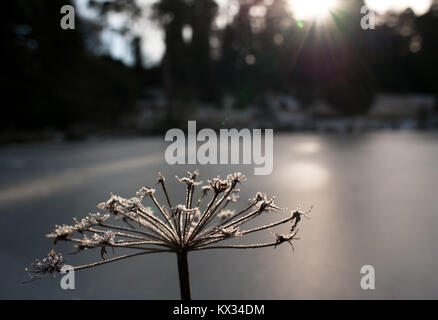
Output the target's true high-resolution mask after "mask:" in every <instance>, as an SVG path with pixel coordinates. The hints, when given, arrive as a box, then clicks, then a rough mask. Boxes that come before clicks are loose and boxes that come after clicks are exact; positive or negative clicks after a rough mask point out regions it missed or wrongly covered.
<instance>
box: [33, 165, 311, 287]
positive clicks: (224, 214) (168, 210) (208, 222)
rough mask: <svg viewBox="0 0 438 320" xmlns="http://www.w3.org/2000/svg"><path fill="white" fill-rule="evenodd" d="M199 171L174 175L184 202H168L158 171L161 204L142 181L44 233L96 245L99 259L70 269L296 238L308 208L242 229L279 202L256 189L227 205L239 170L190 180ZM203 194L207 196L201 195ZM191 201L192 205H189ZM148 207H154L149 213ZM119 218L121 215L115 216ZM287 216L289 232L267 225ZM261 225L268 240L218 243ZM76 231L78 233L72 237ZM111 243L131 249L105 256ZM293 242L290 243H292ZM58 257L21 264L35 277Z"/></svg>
mask: <svg viewBox="0 0 438 320" xmlns="http://www.w3.org/2000/svg"><path fill="white" fill-rule="evenodd" d="M198 176H199V172H198V171H195V172H193V173H191V172H188V175H187V177H183V178H179V177H176V178H177V180H178V181H179V182H182V183H184V184H185V185H186V190H185V192H186V199H185V203H184V204H178V205H172V202H171V199H170V196H169V194H168V192H167V188H166V184H165V178H164V176H163V175H162V174H161V172H160V173H159V178H158V182H157V184H160V185H161V187H162V189H163V192H164V195H165V198H166V202H167V203H166V205H163V204H162V203H160V202H159V201H158V199H157V198H156V190H155V189H152V188H148V187H142V188H140V190H139V191H138V192H137V193H136V196H137V197H133V198H130V199H126V198H123V197H120V196H117V195H113V194H111V195H110V198H109V199H108V200H107V201H106V202H102V203H100V204H99V205H98V208H99V209H101V210H106V211H108V212H109V213H106V214H100V213H92V214H89V215H88V216H87V217H86V218H84V219H82V220H80V221H79V220H77V219H75V218H74V219H73V221H74V224H73V225H65V224H64V225H56V226H55V228H54V229H53V231H52V232H51V233H49V234H47V237H48V238H51V239H54V241H55V243H57V242H58V241H68V242H72V243H73V245H74V247H75V248H76V249H77V251H76V252H79V251H82V250H87V249H96V248H100V255H101V257H102V259H103V260H101V261H98V262H95V263H91V264H88V265H82V266H76V267H74V270H82V269H87V268H91V267H95V266H97V265H101V264H105V263H110V262H113V261H117V260H121V259H126V258H130V257H134V256H139V255H145V254H151V253H159V252H175V253H177V254H180V253H181V252H186V253H187V252H189V251H196V250H207V249H226V248H228V249H251V248H262V247H274V248H275V247H277V246H278V245H280V244H282V243H284V242H288V243H289V244H290V245H292V240H297V239H298V238H297V237H296V234H297V231H296V227H297V225H298V223H299V221H300V220H301V217H302V216H307V215H308V214H309V213H310V210H309V212H306V213H302V212H300V211H299V210H296V211H293V212H291V213H290V215H289V216H287V217H285V218H283V219H281V220H278V221H276V222H273V223H270V224H268V225H262V226H259V227H255V228H251V229H246V230H245V229H242V227H243V226H244V225H245V224H246V223H247V222H249V221H251V220H253V219H254V218H256V217H258V216H260V215H261V214H263V213H266V212H270V211H279V212H281V211H282V210H281V208H280V207H279V206H277V205H276V204H275V203H274V200H275V197H268V196H267V195H266V194H264V193H260V192H258V193H257V194H256V195H255V197H254V198H252V199H250V200H249V203H248V204H247V205H246V206H245V207H244V208H242V209H230V208H228V206H229V205H234V204H236V203H238V200H239V196H238V193H239V191H240V190H239V189H238V188H236V187H237V185H238V184H241V183H243V182H244V181H245V180H246V178H245V176H244V175H243V174H241V173H234V174H230V175H228V176H227V178H226V179H221V178H220V177H216V178H213V179H211V180H208V181H207V184H206V185H202V181H196V179H197V178H198ZM200 185H202V186H201V187H200V190H199V194H200V195H199V197H198V199H197V201H195V202H194V201H193V197H194V195H195V189H196V187H198V186H200ZM208 198H210V199H209V201H207V200H206V199H208ZM148 200H149V201H150V202H152V204H153V206H154V207H155V209H152V207H148V206H145V205H144V204H143V202H145V201H148ZM193 203H195V205H193ZM154 210H156V212H158V213H159V216H158V215H157V214H155V212H154ZM111 215H113V216H114V218H115V219H114V220H116V221H119V222H120V221H122V222H123V223H124V224H121V223H119V224H114V223H113V224H111V223H110V222H109V220H110V218H111ZM120 218H121V219H120ZM289 222H292V223H293V224H292V226H291V228H290V233H289V234H278V233H275V232H274V231H272V228H274V227H276V226H279V225H282V224H285V223H289ZM262 230H269V231H270V232H271V233H272V234H273V235H274V241H272V242H267V243H254V244H222V245H221V244H219V243H220V242H222V241H225V240H229V239H237V238H244V237H245V236H246V235H248V234H250V233H254V232H258V231H262ZM78 234H81V235H82V237H77V235H78ZM108 247H111V248H112V251H113V253H115V252H116V251H117V250H116V249H117V248H123V249H129V250H131V251H133V253H128V254H124V255H119V256H116V257H114V258H111V259H105V258H106V257H105V254H107V248H108ZM292 248H293V246H292ZM63 263H64V258H63V257H62V255H61V254H57V253H55V251H53V250H52V251H51V252H50V253H49V255H48V256H47V257H46V258H44V259H43V260H42V261H39V260H37V261H36V262H35V263H34V264H32V267H31V268H29V269H27V268H26V271H27V272H29V275H30V277H31V281H33V280H36V279H40V278H41V277H43V276H44V275H45V274H51V275H52V276H54V275H55V274H56V273H58V272H60V271H61V268H62V265H63Z"/></svg>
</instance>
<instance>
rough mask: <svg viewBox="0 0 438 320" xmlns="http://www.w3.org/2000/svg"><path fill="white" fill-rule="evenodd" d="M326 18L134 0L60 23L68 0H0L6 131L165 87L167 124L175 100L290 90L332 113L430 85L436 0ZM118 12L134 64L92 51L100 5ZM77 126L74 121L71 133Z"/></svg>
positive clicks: (107, 117) (208, 2) (263, 6)
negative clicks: (366, 26) (153, 41)
mask: <svg viewBox="0 0 438 320" xmlns="http://www.w3.org/2000/svg"><path fill="white" fill-rule="evenodd" d="M340 2H341V5H340V6H339V8H338V9H336V10H333V11H332V12H331V19H327V20H326V21H325V23H324V24H321V23H312V22H310V21H299V20H296V19H295V18H294V15H293V14H292V13H291V12H290V10H289V9H288V8H289V7H288V4H287V1H286V0H271V1H266V0H264V1H262V0H239V1H238V4H239V5H238V7H237V8H235V9H234V12H228V13H227V14H225V16H226V19H227V23H226V24H225V25H224V26H223V27H220V28H219V27H217V24H216V23H215V19H217V17H218V15H219V7H218V4H217V3H216V2H215V1H214V0H159V1H155V2H154V4H153V6H152V11H151V12H150V13H146V11H145V9H144V6H142V4H141V2H137V1H135V0H113V1H97V0H90V1H88V3H87V5H88V7H89V8H90V10H91V9H92V10H94V11H95V12H96V13H97V15H96V17H95V18H93V19H90V18H85V17H82V16H80V15H78V14H76V29H75V30H63V29H61V28H60V19H61V17H62V15H61V14H60V8H61V7H62V6H63V5H65V4H73V5H74V3H72V2H71V1H66V0H16V1H5V2H4V3H2V6H3V8H2V10H1V13H0V15H1V18H0V23H1V27H0V30H1V31H0V32H1V43H2V49H1V59H0V64H1V70H2V72H1V78H2V81H1V83H2V84H1V87H2V90H1V101H2V105H3V108H2V110H3V113H2V117H1V118H0V121H1V128H2V131H3V132H6V131H7V132H19V131H33V130H39V129H44V128H53V129H54V130H61V131H62V130H71V128H86V127H87V126H92V127H96V126H97V127H100V128H117V127H119V126H120V125H121V121H120V119H121V117H122V116H124V115H127V114H130V113H134V112H135V110H136V104H137V101H138V100H139V99H141V98H142V97H144V96H145V95H147V91H146V90H145V88H151V87H156V88H162V89H163V91H164V92H165V95H166V108H167V110H168V118H167V120H168V122H167V125H168V126H169V127H170V126H171V125H173V122H175V121H176V120H177V119H176V118H177V117H175V114H177V113H178V112H179V111H178V110H180V109H181V108H182V107H185V106H187V105H188V104H195V103H197V104H198V105H202V104H203V103H208V104H211V105H215V106H217V107H218V108H220V107H221V106H222V105H223V100H224V97H225V96H231V97H233V101H234V103H233V106H232V107H233V108H238V109H239V108H240V109H242V108H247V107H248V106H251V105H253V103H254V102H255V101H258V100H257V99H260V98H261V97H263V94H265V93H286V94H290V95H293V96H295V97H297V98H298V99H299V100H300V102H301V103H302V105H303V106H304V107H305V106H307V105H309V104H311V103H312V102H315V101H319V100H320V101H324V102H326V103H328V104H329V105H330V106H332V107H333V108H334V109H335V110H336V111H337V112H338V113H339V114H341V115H346V116H355V115H361V114H364V113H365V112H366V111H367V110H368V108H369V107H370V105H371V104H372V102H373V99H374V97H375V95H376V93H378V92H392V93H401V94H402V93H412V92H415V93H424V94H433V95H437V94H438V81H437V80H436V71H437V70H438V68H437V59H436V57H437V56H438V55H437V54H438V48H437V46H438V40H437V37H436V30H438V1H437V0H434V1H433V3H432V5H431V8H430V10H429V11H428V12H427V13H425V14H423V15H421V16H417V15H415V14H414V12H413V11H412V10H411V9H406V10H405V11H403V12H401V13H394V12H388V13H386V14H385V15H380V16H379V17H378V18H379V21H378V24H377V27H376V29H375V30H367V31H365V30H362V29H361V28H360V20H361V18H362V17H363V15H362V14H361V13H360V8H361V7H362V6H363V5H364V1H362V0H340ZM114 12H116V13H119V14H123V15H124V16H125V17H128V18H127V19H125V21H127V23H125V24H124V25H123V26H122V27H119V28H118V29H117V32H118V33H120V34H121V35H122V36H124V37H127V38H128V39H130V42H131V47H132V55H133V60H134V61H133V63H132V64H130V65H127V64H125V63H123V62H121V61H118V60H116V59H115V58H114V57H112V56H111V55H109V54H107V53H105V52H104V51H102V50H100V46H101V33H102V30H104V29H105V28H108V23H107V21H108V19H107V17H108V15H110V14H111V13H114ZM140 19H151V20H152V21H154V22H155V23H156V24H158V25H159V27H160V28H161V30H162V31H163V34H164V44H165V53H164V56H163V58H162V60H161V63H159V64H158V65H156V66H145V62H144V53H143V52H142V41H143V37H142V32H143V33H147V32H148V30H142V32H139V31H138V28H137V29H136V28H135V27H134V24H135V23H136V22H138V20H140ZM81 130H85V129H79V131H81Z"/></svg>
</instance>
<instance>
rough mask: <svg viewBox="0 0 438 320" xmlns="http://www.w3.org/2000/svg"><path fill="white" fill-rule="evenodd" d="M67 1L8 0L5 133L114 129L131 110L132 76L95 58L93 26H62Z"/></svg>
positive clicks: (4, 37) (4, 20) (3, 20)
mask: <svg viewBox="0 0 438 320" xmlns="http://www.w3.org/2000/svg"><path fill="white" fill-rule="evenodd" d="M66 4H71V2H70V1H67V0H50V1H49V0H46V1H41V0H18V1H7V2H6V3H5V4H4V6H5V7H4V10H2V11H1V15H2V16H1V18H0V23H1V27H0V29H1V37H2V42H3V44H4V46H2V50H1V61H0V64H1V67H2V74H1V78H2V79H1V80H2V81H1V83H2V96H1V99H2V102H3V103H4V105H5V108H4V110H5V111H4V114H3V117H2V118H1V119H0V121H1V125H2V129H3V130H4V131H6V130H35V129H44V128H54V129H67V128H69V127H72V126H77V125H79V124H80V125H81V126H83V125H84V124H93V123H94V124H99V125H114V123H115V121H116V120H117V119H118V117H119V116H120V115H122V114H123V113H125V112H126V111H129V107H130V106H131V107H132V106H133V97H134V96H133V93H134V94H135V92H133V89H132V88H135V82H132V81H131V75H130V71H129V70H127V68H126V67H125V66H123V65H121V64H116V63H113V62H112V61H111V59H107V58H100V57H97V56H95V55H93V54H91V53H90V52H89V51H88V50H87V47H86V39H87V38H89V37H92V36H93V35H92V34H84V32H85V31H84V30H86V31H87V32H90V31H91V30H93V28H92V27H85V28H83V26H87V24H89V23H90V22H88V21H85V20H82V19H80V18H79V17H78V16H76V29H75V30H63V29H62V28H61V27H60V19H61V17H62V15H61V14H60V9H61V7H62V6H63V5H66Z"/></svg>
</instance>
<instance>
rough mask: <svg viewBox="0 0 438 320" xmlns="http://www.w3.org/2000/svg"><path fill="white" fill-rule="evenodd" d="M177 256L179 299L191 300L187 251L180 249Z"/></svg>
mask: <svg viewBox="0 0 438 320" xmlns="http://www.w3.org/2000/svg"><path fill="white" fill-rule="evenodd" d="M177 256H178V274H179V289H180V292H181V300H192V293H191V290H190V276H189V264H188V261H187V251H185V250H180V251H179V252H178V253H177Z"/></svg>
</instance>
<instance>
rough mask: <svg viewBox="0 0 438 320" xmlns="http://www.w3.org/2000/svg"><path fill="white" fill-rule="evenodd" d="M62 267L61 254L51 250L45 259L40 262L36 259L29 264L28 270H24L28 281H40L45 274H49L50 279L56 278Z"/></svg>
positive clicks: (62, 258) (62, 259)
mask: <svg viewBox="0 0 438 320" xmlns="http://www.w3.org/2000/svg"><path fill="white" fill-rule="evenodd" d="M63 265H64V257H63V256H62V254H59V253H56V252H55V251H54V250H51V251H50V252H49V254H48V255H47V257H45V258H44V259H42V260H39V259H37V260H36V261H35V262H34V263H32V264H31V267H30V268H25V269H24V270H26V272H28V274H29V277H30V278H31V280H30V281H34V280H38V279H41V278H42V277H43V276H44V275H45V274H50V275H51V276H52V278H54V277H55V276H56V274H57V273H58V272H61V269H62V266H63Z"/></svg>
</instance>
